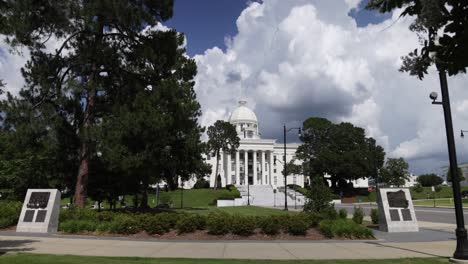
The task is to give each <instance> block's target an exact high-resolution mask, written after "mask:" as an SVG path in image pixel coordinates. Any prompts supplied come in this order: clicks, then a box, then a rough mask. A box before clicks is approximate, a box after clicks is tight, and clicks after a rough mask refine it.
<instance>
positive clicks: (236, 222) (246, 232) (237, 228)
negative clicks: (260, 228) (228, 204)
mask: <svg viewBox="0 0 468 264" xmlns="http://www.w3.org/2000/svg"><path fill="white" fill-rule="evenodd" d="M255 228H256V221H255V218H254V217H250V216H234V217H233V218H232V220H231V232H232V233H233V234H235V235H239V236H250V235H252V234H253V233H254V230H255Z"/></svg>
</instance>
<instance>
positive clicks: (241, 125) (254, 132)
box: [229, 101, 260, 138]
mask: <svg viewBox="0 0 468 264" xmlns="http://www.w3.org/2000/svg"><path fill="white" fill-rule="evenodd" d="M246 105H247V102H246V101H239V106H238V107H237V108H236V109H234V111H233V112H232V114H231V116H230V117H229V123H231V124H233V125H234V126H235V127H236V130H237V134H238V135H239V137H240V138H260V136H259V131H258V120H257V115H255V113H254V112H253V111H252V110H251V109H250V108H248V107H247V106H246Z"/></svg>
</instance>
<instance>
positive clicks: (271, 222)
mask: <svg viewBox="0 0 468 264" xmlns="http://www.w3.org/2000/svg"><path fill="white" fill-rule="evenodd" d="M258 225H259V227H260V228H261V229H262V233H264V234H267V235H270V236H274V235H277V234H278V233H279V232H280V230H281V225H280V223H279V221H278V218H277V217H263V218H261V219H259V220H258Z"/></svg>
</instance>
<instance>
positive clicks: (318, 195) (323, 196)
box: [304, 176, 332, 212]
mask: <svg viewBox="0 0 468 264" xmlns="http://www.w3.org/2000/svg"><path fill="white" fill-rule="evenodd" d="M306 197H307V202H306V203H305V204H304V211H311V212H322V211H325V210H328V209H329V208H330V207H332V205H331V204H330V202H331V201H332V192H331V191H330V188H328V187H327V186H325V183H324V182H323V177H322V176H315V177H313V178H312V181H311V189H310V190H309V191H308V192H307V195H306Z"/></svg>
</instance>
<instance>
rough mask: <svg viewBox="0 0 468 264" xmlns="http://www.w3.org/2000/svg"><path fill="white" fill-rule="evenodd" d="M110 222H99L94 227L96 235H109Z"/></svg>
mask: <svg viewBox="0 0 468 264" xmlns="http://www.w3.org/2000/svg"><path fill="white" fill-rule="evenodd" d="M111 229H112V222H101V223H99V224H98V225H97V227H96V232H97V233H101V234H103V233H111Z"/></svg>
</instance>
